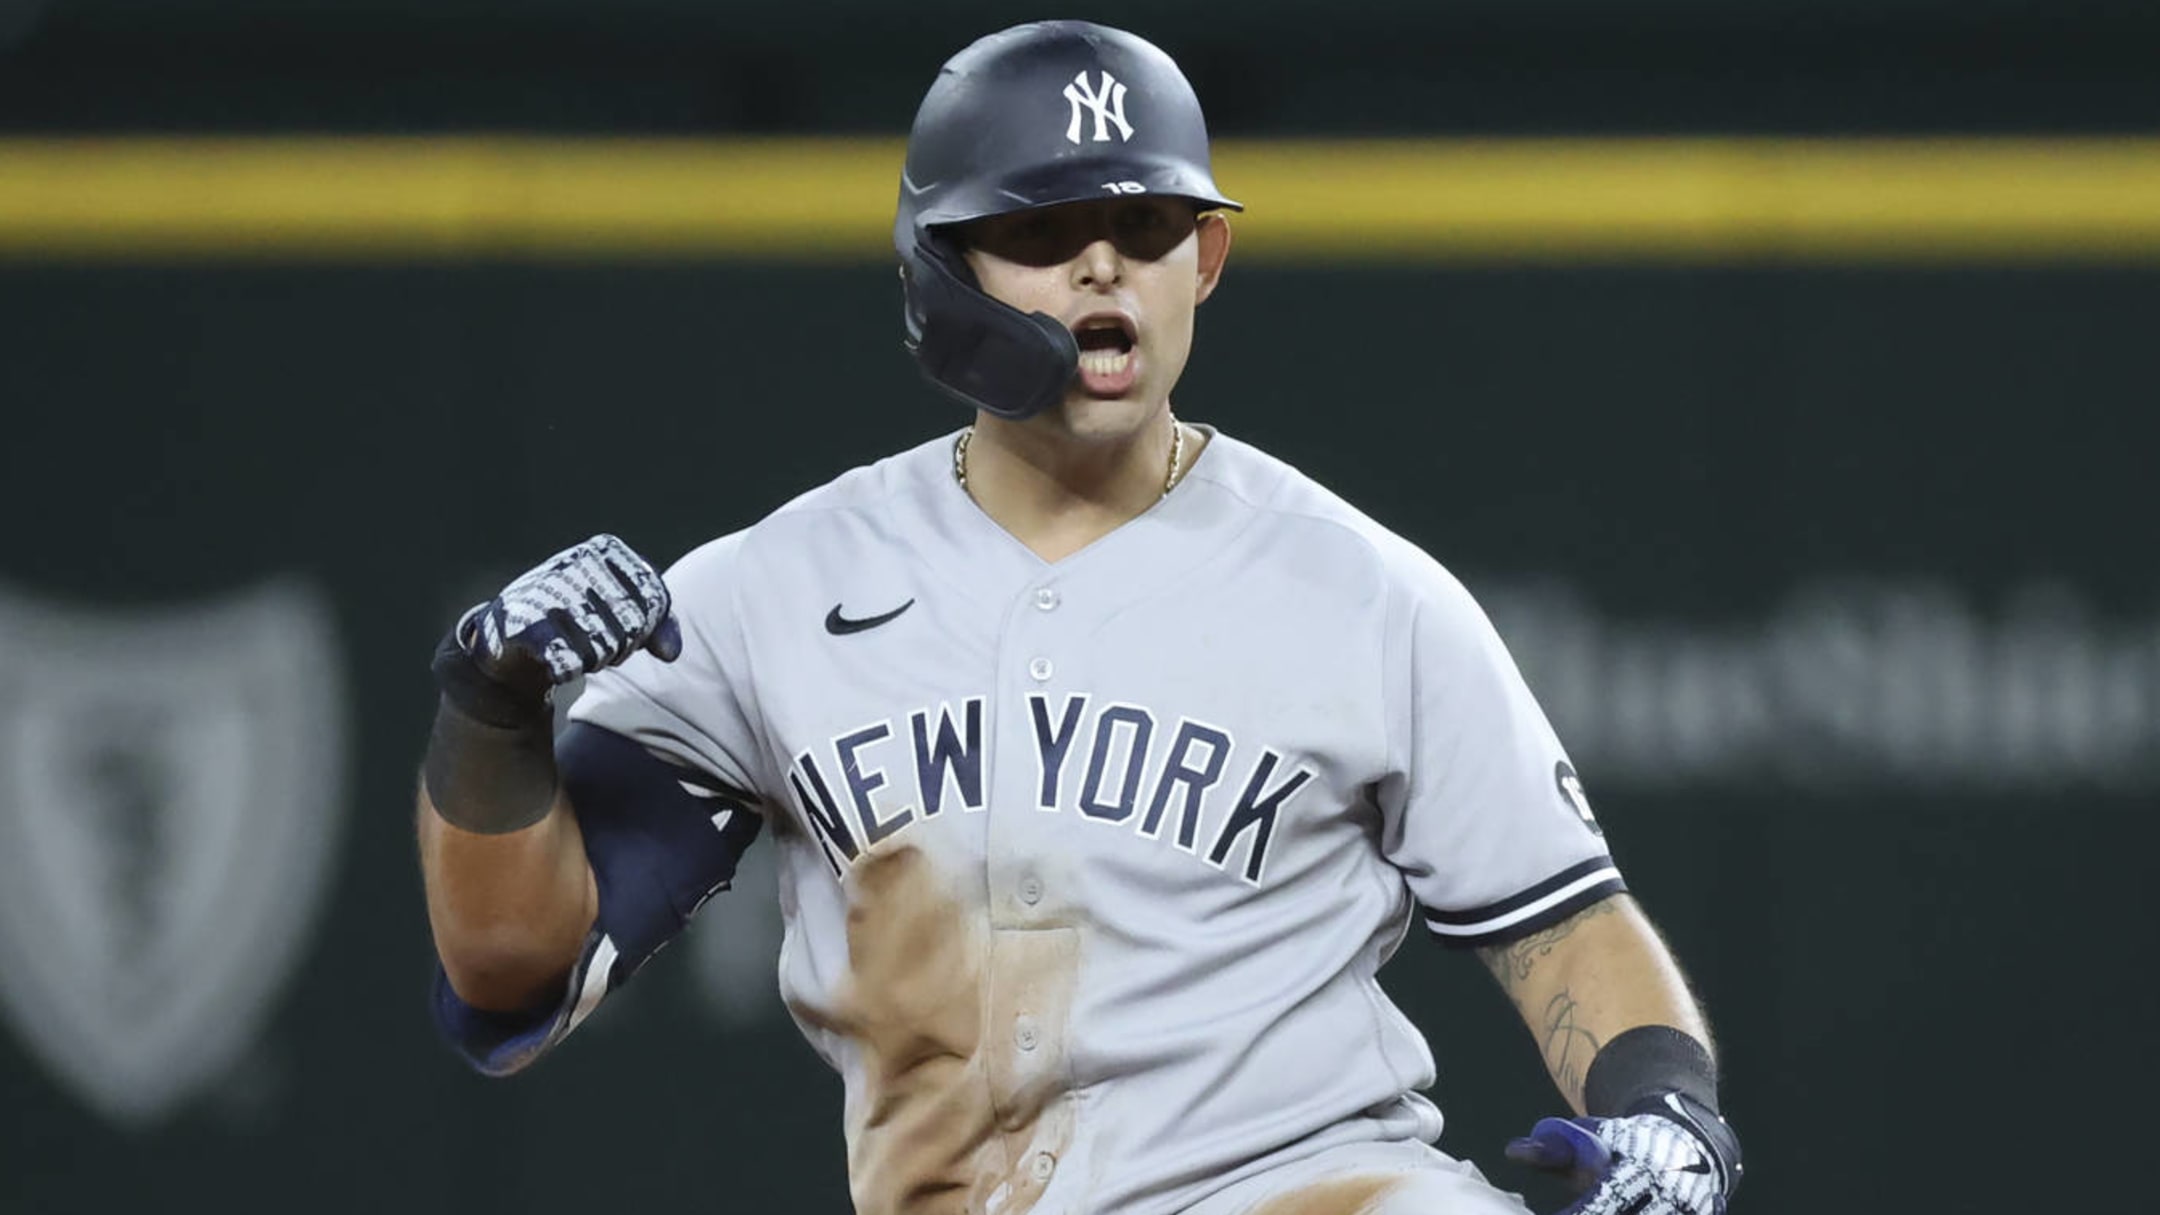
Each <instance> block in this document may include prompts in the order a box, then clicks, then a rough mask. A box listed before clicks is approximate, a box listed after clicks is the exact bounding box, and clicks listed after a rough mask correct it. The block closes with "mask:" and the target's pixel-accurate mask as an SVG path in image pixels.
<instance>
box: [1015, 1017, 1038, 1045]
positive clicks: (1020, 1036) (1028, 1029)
mask: <svg viewBox="0 0 2160 1215" xmlns="http://www.w3.org/2000/svg"><path fill="white" fill-rule="evenodd" d="M1039 1041H1041V1036H1040V1035H1039V1034H1037V1033H1036V1032H1035V1018H1033V1017H1022V1018H1020V1019H1019V1020H1018V1021H1015V1022H1013V1042H1014V1043H1016V1044H1017V1045H1018V1046H1019V1047H1020V1049H1021V1050H1034V1049H1035V1044H1036V1043H1037V1042H1039Z"/></svg>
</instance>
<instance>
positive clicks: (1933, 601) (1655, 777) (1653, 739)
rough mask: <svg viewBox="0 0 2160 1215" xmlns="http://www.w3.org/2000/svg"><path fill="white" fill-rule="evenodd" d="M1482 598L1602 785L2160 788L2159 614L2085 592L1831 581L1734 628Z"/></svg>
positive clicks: (1558, 599)
mask: <svg viewBox="0 0 2160 1215" xmlns="http://www.w3.org/2000/svg"><path fill="white" fill-rule="evenodd" d="M1473 589H1477V588H1473ZM1479 597H1480V599H1481V600H1482V601H1483V602H1484V604H1485V606H1486V608H1487V610H1488V611H1490V612H1491V613H1492V617H1493V621H1494V623H1495V625H1496V626H1497V627H1498V628H1499V630H1500V632H1501V635H1502V636H1503V637H1505V638H1506V639H1507V643H1508V646H1509V648H1510V649H1511V650H1512V651H1513V652H1514V654H1515V656H1516V660H1517V661H1518V662H1519V663H1520V664H1521V666H1522V668H1523V673H1524V675H1525V677H1526V678H1528V680H1529V681H1530V686H1531V687H1532V688H1533V689H1534V690H1535V691H1536V692H1537V695H1538V698H1539V700H1540V701H1541V702H1542V703H1543V704H1544V706H1545V710H1546V712H1547V714H1548V715H1550V716H1551V718H1552V721H1553V725H1554V727H1555V728H1556V729H1558V730H1559V732H1560V737H1561V738H1562V739H1563V740H1565V741H1566V743H1567V746H1568V750H1569V751H1570V753H1571V754H1572V755H1573V756H1574V758H1575V761H1576V763H1577V764H1578V766H1580V767H1581V768H1582V771H1583V778H1584V780H1585V781H1586V782H1588V783H1589V784H1590V785H1591V787H1592V788H1605V787H1611V788H1623V787H1624V788H1630V789H1645V790H1668V791H1677V790H1684V789H1691V788H1696V787H1701V786H1737V785H1746V786H1749V787H1764V786H1782V787H1785V788H1798V789H1814V790H1820V791H1825V792H1839V791H1859V790H1865V791H1869V792H1884V791H1896V790H1900V789H1909V790H1913V791H1923V792H1932V791H1941V792H1959V793H1991V792H2012V793H2025V794H2029V793H2051V792H2058V791H2071V790H2095V791H2103V792H2143V791H2146V790H2152V789H2160V619H2155V618H2148V619H2145V620H2142V621H2139V620H2122V619H2110V618H2107V617H2106V616H2104V615H2103V614H2102V613H2100V612H2098V611H2097V610H2095V609H2094V607H2093V606H2092V604H2091V602H2090V600H2089V597H2088V596H2086V595H2085V594H2084V593H2082V592H2081V591H2079V590H2078V589H2076V588H2074V587H2072V586H2069V585H2065V584H2046V583H2032V584H2028V585H2025V586H2022V587H2019V588H2016V589H2014V590H2012V591H2011V592H2010V593H2008V594H2007V595H2004V596H2001V597H2000V598H1995V597H1987V598H1983V597H1981V596H1977V595H1974V594H1972V593H1970V592H1968V591H1966V590H1963V589H1961V588H1959V587H1957V586H1954V585H1952V584H1950V583H1947V582H1940V581H1932V580H1926V579H1915V580H1904V581H1881V580H1871V579H1829V578H1826V579H1820V580H1813V581H1810V582H1806V583H1802V584H1800V585H1799V586H1797V587H1795V588H1794V589H1793V590H1792V591H1791V592H1790V593H1788V594H1786V595H1785V596H1783V597H1782V599H1780V600H1779V601H1778V602H1777V603H1776V604H1774V605H1773V606H1772V607H1771V608H1770V610H1769V611H1768V612H1767V613H1766V614H1764V615H1762V616H1760V617H1757V618H1754V619H1743V620H1731V621H1721V622H1697V621H1679V620H1660V619H1655V618H1651V619H1643V618H1626V617H1620V616H1616V615H1614V614H1611V613H1608V612H1605V611H1603V610H1601V609H1600V608H1599V607H1597V606H1596V605H1595V604H1593V603H1592V601H1591V600H1590V599H1589V598H1588V597H1587V596H1585V595H1583V594H1581V593H1579V592H1578V591H1576V590H1574V589H1573V588H1571V587H1569V586H1567V585H1566V584H1564V583H1557V582H1552V583H1531V584H1516V585H1509V586H1496V587H1492V588H1486V589H1482V590H1479Z"/></svg>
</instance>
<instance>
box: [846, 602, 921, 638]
mask: <svg viewBox="0 0 2160 1215" xmlns="http://www.w3.org/2000/svg"><path fill="white" fill-rule="evenodd" d="M914 606H915V601H914V600H913V599H910V600H908V601H907V602H906V603H903V604H901V605H900V606H899V607H896V608H894V609H893V610H891V611H889V612H887V613H885V614H884V615H882V616H865V617H863V618H862V619H861V620H849V619H848V618H847V617H845V616H842V615H841V614H840V605H839V604H837V603H836V604H834V605H833V608H832V610H831V611H829V612H827V613H825V631H826V632H828V633H831V634H832V635H833V636H835V637H845V636H847V635H848V634H849V633H860V632H862V631H863V630H864V629H874V628H876V627H877V626H879V625H881V624H886V623H889V622H891V621H893V620H897V619H899V617H900V613H902V612H904V611H906V610H908V609H909V608H911V607H914Z"/></svg>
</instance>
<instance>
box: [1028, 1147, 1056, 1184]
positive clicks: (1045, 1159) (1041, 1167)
mask: <svg viewBox="0 0 2160 1215" xmlns="http://www.w3.org/2000/svg"><path fill="white" fill-rule="evenodd" d="M1028 1172H1030V1173H1033V1174H1035V1180H1037V1181H1048V1180H1050V1174H1052V1173H1055V1172H1057V1157H1055V1156H1052V1155H1051V1154H1050V1153H1048V1152H1037V1153H1035V1159H1033V1160H1030V1161H1029V1162H1028Z"/></svg>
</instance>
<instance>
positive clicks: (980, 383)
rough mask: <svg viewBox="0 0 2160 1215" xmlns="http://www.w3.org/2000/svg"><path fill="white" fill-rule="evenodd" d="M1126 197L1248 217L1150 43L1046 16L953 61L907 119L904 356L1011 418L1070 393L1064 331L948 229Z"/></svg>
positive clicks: (1188, 89) (957, 393) (1073, 359)
mask: <svg viewBox="0 0 2160 1215" xmlns="http://www.w3.org/2000/svg"><path fill="white" fill-rule="evenodd" d="M1125 195H1134V196H1144V195H1159V196H1169V197H1173V198H1184V199H1189V200H1191V201H1192V202H1194V203H1196V204H1198V205H1200V206H1202V207H1228V208H1231V209H1233V210H1241V209H1242V208H1240V207H1239V206H1238V204H1237V203H1235V202H1232V201H1231V200H1229V199H1227V198H1224V197H1223V196H1222V193H1221V191H1219V190H1217V189H1216V188H1215V179H1214V176H1213V175H1212V174H1211V173H1210V171H1209V166H1208V139H1207V125H1206V123H1205V122H1204V121H1203V120H1202V119H1201V116H1200V100H1199V98H1197V97H1195V96H1194V95H1193V90H1192V85H1191V84H1190V83H1188V82H1187V81H1186V79H1185V74H1184V73H1183V72H1181V71H1179V70H1178V66H1177V63H1176V62H1175V61H1173V60H1172V59H1171V58H1170V56H1168V55H1166V54H1164V53H1163V52H1162V50H1161V49H1160V48H1159V47H1157V46H1155V45H1154V44H1153V43H1151V42H1149V41H1147V40H1146V39H1144V38H1140V37H1137V36H1135V35H1133V34H1128V33H1126V32H1125V31H1123V30H1115V29H1110V28H1109V27H1107V26H1101V25H1093V24H1090V23H1088V22H1085V21H1043V22H1037V23H1035V24H1032V25H1018V26H1014V27H1013V28H1011V29H1008V30H1002V31H1000V32H998V33H995V34H991V35H990V36H988V37H986V38H983V39H980V40H979V41H977V42H976V43H975V44H974V45H972V46H970V47H968V48H967V49H966V50H964V51H961V52H960V53H959V54H957V55H955V56H953V57H952V58H951V59H950V60H948V61H946V64H945V66H944V68H943V69H942V70H940V71H939V72H938V77H937V80H936V81H935V82H933V83H932V84H931V86H930V91H929V93H928V94H926V95H925V96H924V97H923V102H922V107H921V108H920V109H919V110H917V111H916V113H915V126H914V129H913V130H912V131H911V132H910V133H909V135H908V150H907V166H906V167H905V168H904V169H903V170H902V171H901V174H900V207H899V216H898V218H897V219H896V220H895V221H894V223H893V245H894V246H895V247H896V248H897V249H898V250H899V252H900V277H901V281H902V284H903V286H904V296H905V299H904V304H903V314H904V320H905V322H906V326H907V347H908V350H909V351H910V352H912V353H913V354H914V355H915V359H916V361H917V362H918V363H920V364H921V366H922V369H923V374H924V375H925V376H927V377H929V379H930V382H931V383H933V384H936V385H937V386H938V387H940V388H942V389H944V390H945V391H946V392H948V393H950V394H952V395H953V396H954V397H957V398H958V399H959V400H960V401H961V402H963V403H964V404H966V405H968V406H970V407H972V408H976V409H982V410H987V411H988V412H990V413H992V414H995V415H997V416H999V417H1005V418H1026V417H1030V416H1032V415H1034V414H1037V413H1040V412H1042V411H1043V410H1045V409H1048V408H1050V407H1051V406H1053V405H1055V404H1057V403H1058V402H1059V401H1060V400H1061V399H1063V397H1064V394H1065V389H1066V386H1067V385H1068V384H1070V383H1071V382H1072V377H1073V374H1074V372H1075V370H1076V368H1077V367H1078V360H1079V347H1078V346H1077V345H1076V344H1075V342H1074V340H1073V335H1072V334H1071V333H1070V332H1068V331H1067V330H1066V328H1065V326H1064V324H1063V323H1062V322H1060V321H1058V320H1057V319H1056V318H1054V317H1051V316H1048V315H1046V314H1044V313H1040V312H1036V313H1023V312H1021V311H1019V310H1018V309H1015V308H1012V307H1009V306H1007V305H1006V304H1004V303H1002V302H1000V301H998V300H995V299H992V298H990V296H988V295H986V294H984V293H983V291H982V290H981V288H980V287H979V286H978V285H977V283H976V281H975V276H974V274H973V272H972V271H970V270H969V269H968V265H967V260H966V258H965V257H963V256H962V254H961V250H960V247H959V245H958V243H957V242H956V241H954V239H953V238H952V236H951V234H950V233H949V232H948V231H947V229H949V228H950V227H951V226H952V225H955V224H963V223H966V222H968V221H969V220H976V219H983V218H986V217H988V216H992V215H1003V214H1006V213H1008V212H1012V211H1024V210H1028V209H1030V208H1034V207H1049V206H1055V205H1057V204H1059V203H1070V202H1080V201H1083V200H1089V199H1104V198H1117V197H1120V196H1125Z"/></svg>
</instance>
